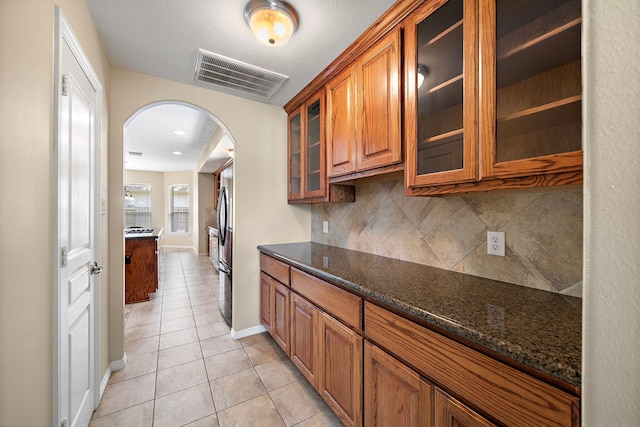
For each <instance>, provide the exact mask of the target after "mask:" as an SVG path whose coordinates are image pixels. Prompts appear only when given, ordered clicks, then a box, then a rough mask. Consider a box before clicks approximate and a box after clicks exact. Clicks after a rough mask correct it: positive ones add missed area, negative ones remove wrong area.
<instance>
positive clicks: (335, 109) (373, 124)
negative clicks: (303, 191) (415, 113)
mask: <svg viewBox="0 0 640 427" xmlns="http://www.w3.org/2000/svg"><path fill="white" fill-rule="evenodd" d="M400 48H401V47H400V29H399V28H396V29H394V30H392V31H391V32H389V34H387V35H385V36H384V37H383V38H382V39H381V40H379V41H378V42H376V43H375V44H374V45H373V46H371V47H370V48H369V49H367V51H366V52H365V53H364V54H362V55H361V56H360V57H359V58H358V59H357V61H356V62H355V63H354V64H353V65H351V66H349V67H347V68H346V69H345V70H344V71H342V72H341V73H340V74H339V75H337V76H336V77H335V78H333V79H332V80H331V81H330V82H329V83H328V84H327V85H326V95H327V124H326V128H327V157H328V159H329V160H328V162H329V164H328V169H329V172H328V173H329V177H331V178H335V177H338V176H342V175H347V174H352V173H355V172H364V171H367V170H371V169H376V168H380V167H384V166H389V165H394V164H395V165H401V163H402V135H401V132H400V122H401V94H400V81H401V80H400V70H401V62H400V58H401V52H400ZM401 169H402V166H398V167H396V168H393V169H392V170H401ZM384 171H385V172H387V171H389V169H387V170H384ZM368 175H371V173H361V174H359V175H357V176H368ZM353 177H354V176H351V175H349V176H346V177H343V178H341V179H352V178H353ZM333 181H335V182H337V181H339V180H333Z"/></svg>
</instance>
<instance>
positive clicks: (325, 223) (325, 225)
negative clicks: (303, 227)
mask: <svg viewBox="0 0 640 427" xmlns="http://www.w3.org/2000/svg"><path fill="white" fill-rule="evenodd" d="M322 232H323V233H328V232H329V221H322Z"/></svg>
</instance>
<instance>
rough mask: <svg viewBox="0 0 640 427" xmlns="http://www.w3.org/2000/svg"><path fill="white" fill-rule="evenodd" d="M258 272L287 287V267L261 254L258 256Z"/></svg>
mask: <svg viewBox="0 0 640 427" xmlns="http://www.w3.org/2000/svg"><path fill="white" fill-rule="evenodd" d="M260 270H262V271H264V272H265V273H267V274H268V275H269V276H271V277H273V278H274V279H276V280H277V281H278V282H280V283H282V284H284V285H287V286H289V266H288V265H287V264H285V263H284V262H281V261H278V260H277V259H274V258H272V257H270V256H268V255H265V254H263V253H261V254H260Z"/></svg>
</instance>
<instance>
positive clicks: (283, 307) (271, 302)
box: [260, 255, 291, 355]
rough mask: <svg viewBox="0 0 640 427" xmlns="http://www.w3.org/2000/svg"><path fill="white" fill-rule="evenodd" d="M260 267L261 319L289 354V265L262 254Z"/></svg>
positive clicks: (275, 339)
mask: <svg viewBox="0 0 640 427" xmlns="http://www.w3.org/2000/svg"><path fill="white" fill-rule="evenodd" d="M260 269H261V272H260V321H261V323H262V325H263V326H264V327H265V328H266V329H267V331H268V332H269V334H270V335H271V336H272V337H273V339H274V341H275V342H276V343H277V344H278V345H279V346H280V348H282V350H283V351H284V352H285V353H286V354H287V355H289V342H290V339H289V337H290V335H289V334H290V328H291V326H290V320H289V315H290V303H289V298H290V291H289V266H287V265H286V264H283V263H281V262H279V261H277V260H274V259H272V258H269V257H267V256H265V255H261V257H260ZM276 278H278V279H279V280H277V279H276ZM280 280H281V281H280Z"/></svg>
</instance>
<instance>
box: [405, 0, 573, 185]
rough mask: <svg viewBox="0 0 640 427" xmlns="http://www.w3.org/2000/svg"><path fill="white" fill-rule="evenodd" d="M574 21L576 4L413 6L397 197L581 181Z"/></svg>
mask: <svg viewBox="0 0 640 427" xmlns="http://www.w3.org/2000/svg"><path fill="white" fill-rule="evenodd" d="M580 24H581V10H580V2H579V1H576V0H555V1H551V2H536V1H534V0H518V1H505V0H449V1H428V2H425V3H424V4H423V5H422V6H421V7H419V8H418V9H416V10H415V11H414V12H413V13H412V14H411V15H410V16H409V17H408V18H407V19H406V27H405V28H406V30H405V66H406V83H405V84H406V97H405V115H406V116H405V117H406V120H405V122H406V127H405V140H406V144H407V161H406V163H407V166H406V176H405V183H406V188H407V193H408V194H410V195H430V194H445V193H456V192H468V191H486V190H491V189H504V188H526V187H536V186H551V185H564V184H581V183H582V142H581V126H582V125H581V91H582V83H581V71H580ZM463 58H464V60H463ZM479 70H482V73H481V75H480V73H479ZM420 75H422V76H424V82H423V83H422V85H420V86H419V85H418V78H419V76H420Z"/></svg>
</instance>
